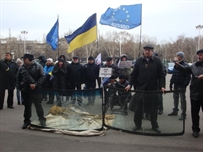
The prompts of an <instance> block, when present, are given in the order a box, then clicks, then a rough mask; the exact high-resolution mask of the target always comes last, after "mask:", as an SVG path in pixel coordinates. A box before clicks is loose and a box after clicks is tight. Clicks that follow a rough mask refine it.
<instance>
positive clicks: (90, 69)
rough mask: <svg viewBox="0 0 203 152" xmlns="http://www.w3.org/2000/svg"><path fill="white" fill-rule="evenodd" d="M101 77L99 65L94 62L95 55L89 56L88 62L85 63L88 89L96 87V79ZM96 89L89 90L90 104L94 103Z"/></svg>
mask: <svg viewBox="0 0 203 152" xmlns="http://www.w3.org/2000/svg"><path fill="white" fill-rule="evenodd" d="M98 77H99V66H98V65H96V64H95V63H94V57H93V56H90V57H89V58H88V63H87V64H85V65H84V82H85V87H86V89H95V88H96V80H97V79H98ZM94 102H95V91H94V90H91V91H90V90H89V91H88V105H94Z"/></svg>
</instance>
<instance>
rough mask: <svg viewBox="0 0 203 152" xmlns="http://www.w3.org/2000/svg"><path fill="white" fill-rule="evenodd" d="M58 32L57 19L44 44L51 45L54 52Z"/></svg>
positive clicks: (56, 45)
mask: <svg viewBox="0 0 203 152" xmlns="http://www.w3.org/2000/svg"><path fill="white" fill-rule="evenodd" d="M58 30H59V23H58V19H57V21H56V23H55V24H54V26H53V27H52V29H51V30H50V32H49V33H48V34H47V37H46V42H47V43H48V44H49V45H51V47H52V49H53V50H56V49H57V47H58V40H59V36H58Z"/></svg>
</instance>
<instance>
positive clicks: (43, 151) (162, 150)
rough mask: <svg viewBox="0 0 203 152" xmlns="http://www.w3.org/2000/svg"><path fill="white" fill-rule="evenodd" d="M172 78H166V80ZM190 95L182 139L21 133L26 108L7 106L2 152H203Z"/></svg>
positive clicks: (1, 121)
mask: <svg viewBox="0 0 203 152" xmlns="http://www.w3.org/2000/svg"><path fill="white" fill-rule="evenodd" d="M170 76H171V75H168V76H167V80H168V79H169V78H170ZM186 94H187V119H186V121H185V134H184V135H182V136H143V135H135V134H130V133H125V132H121V131H115V130H110V129H109V130H106V131H105V135H104V136H92V137H79V136H70V135H64V134H56V133H50V132H42V131H35V130H30V129H25V130H23V129H21V127H22V124H23V110H24V107H23V105H17V101H16V97H15V101H14V102H15V104H14V107H15V108H14V109H9V108H7V107H6V106H7V105H6V102H5V103H4V109H3V110H0V152H67V151H68V152H71V151H73V152H79V151H83V152H91V151H95V152H100V151H101V152H104V151H106V152H107V151H110V152H114V151H116V152H118V151H123V152H126V151H129V152H130V151H137V152H139V151H144V152H149V151H150V152H151V151H155V152H203V113H202V112H200V114H201V116H200V127H201V132H200V136H199V138H194V137H193V136H192V130H191V125H192V123H191V116H190V102H189V90H187V92H186Z"/></svg>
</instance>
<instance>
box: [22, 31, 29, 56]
mask: <svg viewBox="0 0 203 152" xmlns="http://www.w3.org/2000/svg"><path fill="white" fill-rule="evenodd" d="M27 33H28V31H21V34H23V35H24V54H25V53H26V45H25V34H27Z"/></svg>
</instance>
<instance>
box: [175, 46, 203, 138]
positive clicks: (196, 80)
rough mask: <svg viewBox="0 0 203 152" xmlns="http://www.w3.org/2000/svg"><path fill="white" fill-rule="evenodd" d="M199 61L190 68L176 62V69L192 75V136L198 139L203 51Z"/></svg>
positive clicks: (202, 50) (202, 83) (202, 78)
mask: <svg viewBox="0 0 203 152" xmlns="http://www.w3.org/2000/svg"><path fill="white" fill-rule="evenodd" d="M197 56H198V61H196V62H194V63H193V64H192V65H191V66H189V67H184V66H182V65H181V64H180V63H179V62H178V61H175V64H176V66H175V68H177V69H178V70H181V71H185V72H188V73H190V74H191V75H192V79H191V83H190V102H191V115H192V131H193V133H192V135H193V136H194V137H195V138H197V137H198V136H199V132H200V127H199V118H200V117H199V111H200V107H202V111H203V49H201V50H198V51H197Z"/></svg>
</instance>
